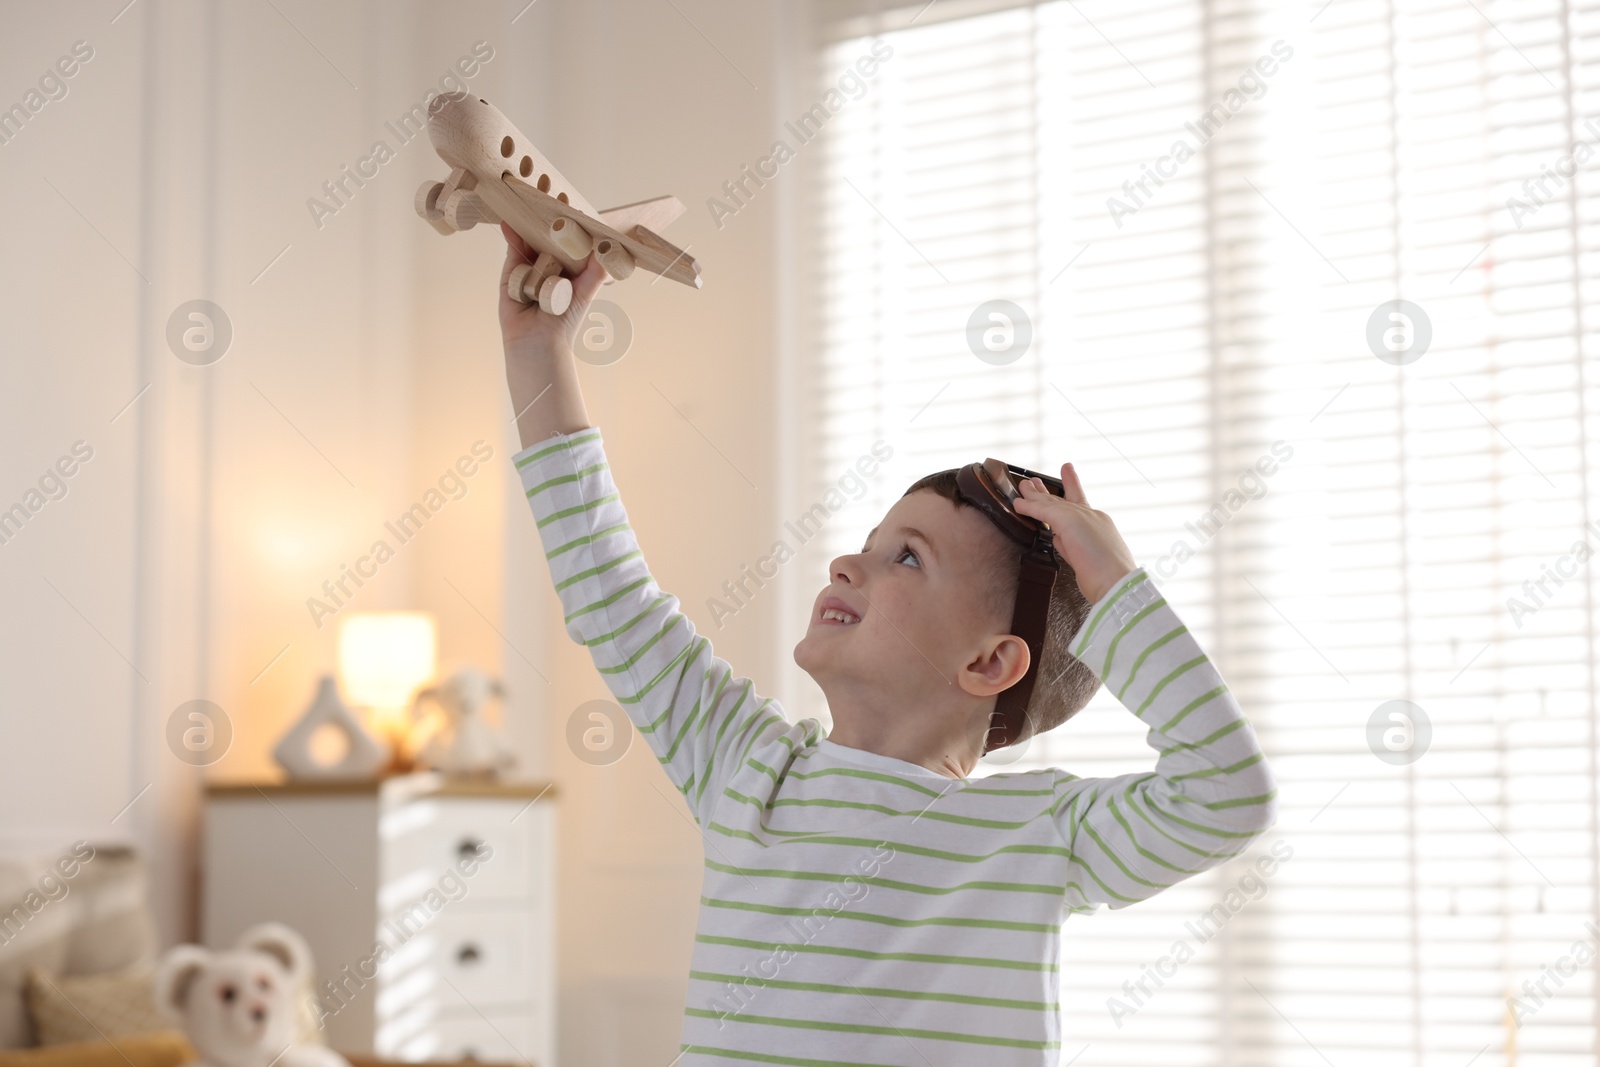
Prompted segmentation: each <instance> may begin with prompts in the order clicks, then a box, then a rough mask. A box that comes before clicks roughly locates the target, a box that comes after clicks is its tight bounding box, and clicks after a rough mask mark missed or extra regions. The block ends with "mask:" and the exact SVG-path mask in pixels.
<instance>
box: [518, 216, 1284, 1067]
mask: <svg viewBox="0 0 1600 1067" xmlns="http://www.w3.org/2000/svg"><path fill="white" fill-rule="evenodd" d="M503 229H504V232H505V234H506V239H507V241H508V243H509V244H510V246H511V247H510V248H508V250H507V256H506V262H505V268H504V270H503V271H502V275H501V286H500V323H501V330H502V333H503V336H504V341H505V354H506V378H507V383H508V385H509V386H510V391H511V402H512V409H513V411H515V412H517V413H518V418H517V426H518V430H519V433H520V435H521V439H522V444H523V446H524V450H523V451H522V452H520V453H518V454H517V456H516V457H515V463H516V466H517V469H518V471H519V472H520V474H521V477H522V482H523V486H524V488H525V489H526V491H527V496H528V501H529V503H530V505H531V506H532V509H533V513H534V516H535V519H536V521H537V524H538V529H539V535H540V538H541V540H542V542H543V546H544V551H545V555H546V557H547V559H548V561H549V564H550V568H551V572H552V577H553V578H554V580H555V586H556V591H557V593H558V594H559V595H560V598H561V603H562V608H563V613H564V620H565V625H566V628H567V632H568V634H569V635H571V637H572V638H573V639H574V640H575V641H578V642H581V643H582V644H584V645H586V646H587V647H588V648H589V650H590V653H591V654H592V656H593V657H594V661H595V665H596V666H597V667H598V668H599V670H600V673H601V675H602V676H603V677H604V678H605V680H606V684H607V685H608V686H609V687H610V689H611V691H612V692H613V693H614V694H615V696H616V698H617V701H618V702H619V703H620V704H621V705H622V707H623V708H624V709H626V710H627V712H628V714H629V716H630V717H631V718H632V720H633V722H634V724H635V725H636V726H637V728H638V730H639V732H640V734H641V735H642V736H643V737H644V739H645V740H646V741H647V742H648V743H649V745H650V747H651V749H652V750H654V752H655V753H656V755H657V757H658V758H659V759H660V762H661V764H662V767H663V768H664V769H665V770H666V772H667V776H668V777H669V778H670V779H671V780H672V782H673V784H674V785H676V786H677V787H678V791H679V792H680V793H682V794H683V797H684V800H685V801H686V802H687V803H688V805H689V809H690V811H691V812H692V813H693V815H694V818H695V820H696V822H697V823H698V824H699V826H700V829H701V833H702V838H703V840H704V842H705V875H704V881H703V883H702V895H701V898H700V918H699V924H698V933H697V936H696V938H695V948H694V954H693V959H692V962H691V963H690V972H689V994H688V1001H687V1003H686V1005H685V1007H684V1023H683V1036H682V1055H681V1056H680V1058H679V1060H678V1061H676V1062H677V1063H680V1064H683V1065H684V1067H688V1065H706V1064H724V1065H726V1064H738V1063H746V1064H750V1063H758V1064H792V1065H801V1067H812V1065H819V1067H820V1065H823V1064H854V1065H866V1064H872V1065H886V1064H901V1065H910V1067H930V1065H933V1067H944V1065H946V1064H974V1063H981V1064H985V1065H989V1064H993V1065H1005V1067H1009V1065H1016V1067H1022V1065H1027V1067H1041V1065H1044V1064H1055V1063H1057V1062H1058V1060H1059V1054H1060V1047H1061V1032H1060V1012H1059V1005H1058V1003H1057V966H1058V965H1057V959H1058V948H1059V946H1058V940H1057V939H1058V937H1059V935H1060V927H1061V922H1062V920H1063V919H1064V918H1065V916H1066V914H1067V913H1068V912H1070V911H1076V910H1088V909H1091V908H1093V907H1095V906H1097V905H1099V904H1107V905H1109V906H1111V907H1113V908H1118V907H1124V906H1126V905H1128V904H1131V903H1134V902H1135V901H1138V900H1141V899H1144V898H1146V897H1149V896H1151V895H1152V894H1154V893H1157V892H1159V891H1160V890H1161V889H1163V888H1165V887H1167V886H1169V885H1171V884H1173V883H1174V882H1177V881H1179V880H1181V879H1183V878H1186V877H1188V876H1190V875H1192V874H1195V873H1196V872H1199V871H1202V870H1205V869H1207V868H1210V867H1214V866H1216V865H1217V864H1219V863H1221V862H1223V861H1224V860H1226V859H1227V858H1228V857H1229V856H1231V855H1234V854H1236V853H1238V852H1241V851H1243V850H1244V849H1245V848H1246V847H1247V846H1248V845H1249V844H1250V843H1251V842H1252V841H1253V840H1254V839H1255V838H1257V837H1258V836H1260V835H1261V834H1262V833H1264V832H1265V831H1266V829H1267V828H1268V827H1269V826H1271V825H1272V823H1273V820H1274V817H1275V796H1276V789H1275V786H1274V783H1273V778H1272V775H1271V772H1270V771H1269V770H1268V768H1267V766H1266V764H1265V762H1264V760H1263V758H1262V753H1261V749H1260V748H1259V746H1258V745H1257V743H1256V738H1255V733H1254V731H1253V730H1252V729H1251V727H1250V725H1249V723H1248V722H1247V721H1246V720H1245V718H1244V715H1243V714H1242V713H1241V711H1240V710H1239V706H1238V704H1237V703H1236V702H1235V701H1234V700H1233V697H1232V696H1231V694H1230V693H1229V692H1228V690H1227V687H1226V686H1225V685H1223V683H1222V679H1221V677H1220V676H1219V675H1218V673H1217V671H1216V668H1215V667H1214V666H1213V665H1212V664H1211V662H1210V661H1209V660H1208V659H1207V658H1206V656H1205V654H1204V653H1203V652H1202V651H1200V648H1199V646H1198V645H1197V644H1196V643H1195V641H1194V639H1193V637H1192V636H1190V634H1189V633H1188V631H1187V630H1186V629H1185V628H1184V627H1183V625H1182V624H1181V623H1180V622H1179V621H1178V618H1177V616H1176V615H1175V614H1174V613H1173V610H1172V608H1171V607H1170V606H1169V605H1167V604H1166V602H1165V601H1164V600H1162V599H1161V597H1160V594H1159V592H1157V591H1156V590H1155V589H1154V586H1153V584H1152V583H1151V582H1150V581H1149V579H1148V576H1147V575H1146V573H1145V572H1144V571H1143V570H1142V569H1141V568H1138V567H1137V566H1136V565H1135V564H1134V562H1133V558H1132V556H1131V555H1130V553H1129V551H1128V548H1127V546H1126V545H1125V544H1124V543H1123V541H1122V538H1121V537H1120V536H1119V535H1118V534H1117V531H1116V528H1115V527H1114V526H1113V525H1112V523H1111V520H1110V519H1109V518H1108V517H1107V516H1106V515H1104V514H1103V513H1101V512H1097V511H1094V510H1092V509H1090V508H1089V507H1088V506H1087V504H1086V502H1085V498H1084V495H1083V489H1082V486H1081V485H1080V484H1079V482H1078V479H1077V476H1076V474H1075V473H1074V472H1073V471H1072V468H1071V465H1070V464H1068V465H1066V466H1064V467H1063V468H1062V484H1063V487H1064V489H1065V493H1066V495H1065V497H1061V496H1055V495H1051V494H1049V493H1047V492H1046V491H1045V489H1044V487H1043V485H1042V483H1036V482H1033V481H1024V482H1023V483H1022V484H1021V487H1020V490H1021V498H1020V499H1018V500H1016V501H1015V502H1014V509H1015V511H1016V512H1019V513H1021V514H1023V515H1026V516H1028V517H1030V518H1033V519H1038V520H1042V521H1044V522H1046V523H1048V524H1049V527H1050V536H1051V538H1052V539H1053V542H1054V546H1055V549H1056V552H1057V553H1058V554H1059V556H1060V557H1061V558H1062V559H1063V560H1064V561H1065V564H1064V565H1063V566H1062V567H1061V569H1060V576H1059V578H1058V579H1057V581H1056V583H1055V590H1054V593H1053V594H1052V595H1051V598H1050V610H1049V616H1048V617H1049V622H1050V625H1049V627H1048V629H1047V630H1046V634H1047V636H1046V639H1045V641H1044V643H1043V651H1042V654H1041V656H1040V657H1039V658H1040V661H1041V662H1040V669H1039V670H1038V671H1036V672H1035V673H1034V677H1036V678H1037V680H1038V684H1037V685H1035V686H1034V688H1033V692H1032V696H1031V698H1030V700H1029V702H1028V704H1027V717H1028V722H1029V724H1030V727H1031V728H1032V730H1034V731H1037V730H1041V729H1049V728H1050V727H1053V726H1055V725H1057V724H1059V722H1061V721H1062V720H1064V719H1065V718H1067V717H1068V716H1070V715H1071V714H1072V713H1073V712H1075V711H1077V710H1078V709H1079V708H1080V707H1082V706H1083V704H1084V703H1085V702H1086V701H1087V700H1088V699H1089V697H1090V695H1092V694H1093V692H1094V691H1095V689H1096V688H1098V685H1099V683H1100V681H1102V680H1103V681H1104V682H1106V684H1108V685H1110V686H1112V688H1113V692H1114V693H1115V694H1116V695H1117V697H1118V699H1119V700H1121V701H1122V702H1123V703H1124V704H1125V705H1126V706H1127V707H1128V708H1129V710H1131V711H1132V712H1133V713H1134V714H1135V715H1137V716H1139V718H1140V720H1141V721H1142V722H1143V723H1144V724H1145V725H1146V726H1147V727H1149V730H1150V732H1149V734H1148V739H1149V743H1150V745H1151V747H1152V748H1154V749H1155V750H1156V751H1157V752H1158V753H1159V754H1160V759H1159V760H1158V762H1157V770H1156V771H1155V772H1154V773H1145V774H1129V775H1123V776H1120V777H1117V778H1102V779H1083V778H1076V777H1074V776H1073V775H1070V774H1067V773H1065V772H1063V771H1058V770H1043V771H1032V772H1027V773H1021V774H1001V775H994V776H992V777H987V778H977V779H969V778H968V777H967V776H968V775H969V774H970V773H971V771H972V770H973V768H974V767H975V766H976V764H977V761H978V758H979V756H980V755H982V753H983V751H984V747H985V744H986V740H987V739H988V738H989V736H990V735H989V731H990V728H991V716H992V713H993V712H994V711H995V708H996V704H997V698H998V697H999V696H1000V694H1002V693H1004V692H1005V691H1006V690H1008V689H1010V688H1011V687H1012V686H1013V685H1015V684H1017V683H1018V682H1019V681H1020V680H1022V679H1023V678H1024V677H1025V676H1026V675H1027V674H1028V669H1029V663H1030V662H1031V656H1030V653H1029V648H1028V645H1027V643H1026V641H1025V640H1024V639H1023V638H1021V637H1019V636H1018V635H1016V634H1012V633H1008V632H1007V629H1008V627H1009V625H1010V623H1011V621H1012V606H1013V603H1014V602H1015V600H1016V597H1017V589H1018V585H1019V579H1018V573H1019V558H1020V557H1021V555H1022V552H1021V549H1020V548H1019V547H1018V546H1017V545H1016V544H1014V543H1011V542H1009V541H1008V540H1007V538H1006V536H1005V535H1004V534H1003V533H1002V531H1001V527H1000V526H999V525H997V523H996V522H993V521H991V520H990V518H989V517H988V515H986V514H985V513H984V512H983V511H981V510H980V509H979V508H978V507H976V506H968V505H967V504H966V503H965V501H964V500H963V498H962V494H961V493H960V492H959V491H957V489H956V485H955V478H954V476H953V474H952V473H951V472H945V473H944V475H935V476H931V477H930V478H926V479H923V480H922V481H921V482H919V483H917V485H915V486H913V487H912V489H911V490H908V491H907V493H906V495H905V496H903V497H902V498H901V499H900V500H899V501H897V502H896V503H895V505H894V506H893V507H892V508H890V509H889V512H888V514H887V515H886V516H885V517H884V519H883V521H882V522H881V523H880V524H879V525H878V526H877V528H875V529H874V530H873V531H872V532H871V533H870V534H868V536H867V541H866V544H865V546H864V547H863V549H862V551H861V552H859V553H854V554H851V555H845V556H841V557H839V558H838V559H836V560H834V561H833V563H832V565H831V567H830V572H829V584H828V585H827V586H826V587H825V588H824V589H823V590H822V592H821V593H820V594H819V595H818V597H817V602H816V603H815V604H814V605H813V608H812V616H811V625H810V627H809V629H808V630H807V632H806V635H805V637H804V638H803V639H802V640H801V641H800V643H799V644H798V645H797V646H796V647H795V650H794V657H795V661H796V662H797V663H798V664H799V665H800V666H801V667H802V668H804V669H805V670H806V671H807V672H808V673H809V674H810V675H811V676H812V677H813V678H815V679H816V681H817V683H818V684H819V685H820V686H821V687H822V690H823V693H824V694H825V695H826V697H827V700H828V707H829V710H830V712H831V713H832V717H833V727H832V730H831V732H830V733H829V734H828V736H826V737H824V736H823V735H822V731H821V729H820V726H819V724H818V723H817V721H816V720H814V719H808V720H805V721H802V722H798V723H790V722H789V721H787V720H786V719H785V718H784V716H783V714H782V711H781V709H780V708H779V707H778V705H777V704H776V703H774V702H773V701H772V700H771V699H764V698H762V697H760V696H758V695H757V694H756V692H755V690H754V687H753V686H752V684H751V682H750V680H749V679H746V678H738V677H735V676H734V674H733V672H732V670H731V669H730V668H729V666H728V664H727V663H725V662H724V661H723V660H721V659H718V658H716V657H715V656H714V655H713V654H712V652H711V648H710V645H709V643H708V642H707V641H706V639H705V638H704V637H701V636H699V635H697V634H696V633H695V630H694V626H693V625H692V624H691V623H690V621H689V620H688V618H687V617H686V616H684V615H683V614H682V613H681V612H680V611H679V610H678V600H677V598H676V597H674V596H671V595H669V594H667V593H664V592H662V590H661V589H660V588H659V587H658V586H657V585H656V583H655V581H654V579H652V578H651V576H650V573H649V571H648V570H647V568H646V566H645V563H644V560H643V558H642V556H641V554H640V551H639V547H638V544H637V542H636V541H635V540H634V536H633V533H632V531H631V529H630V528H629V526H628V521H627V514H626V512H625V511H624V510H623V506H622V502H621V500H620V498H619V496H618V493H617V487H616V485H615V483H613V481H612V479H611V474H610V471H609V469H608V467H607V463H606V457H605V453H604V451H603V449H602V446H601V440H600V431H599V430H598V429H595V428H592V427H591V426H590V425H589V421H588V416H587V413H586V412H585V410H584V406H583V397H582V395H581V393H580V391H579V388H578V382H577V374H576V368H575V362H574V359H573V355H572V347H571V346H572V340H573V337H574V333H575V330H576V328H577V326H578V325H579V324H581V322H582V321H583V318H584V315H585V313H586V311H587V308H588V305H589V302H590V300H591V299H592V298H593V296H594V293H595V291H596V290H597V289H598V288H599V287H600V285H601V283H602V281H603V280H604V271H603V269H602V268H601V267H600V265H599V262H598V260H595V259H591V260H590V262H589V264H588V265H587V267H586V269H585V270H584V271H583V273H582V274H580V275H579V276H578V277H577V278H576V279H574V282H573V288H574V293H573V299H572V304H571V307H570V308H569V309H568V311H567V313H566V314H565V315H564V316H562V317H560V318H556V317H554V316H550V315H546V314H544V313H542V312H539V311H538V310H537V309H535V308H532V307H523V306H521V305H519V304H517V303H515V302H514V301H512V300H511V299H510V298H509V297H508V296H506V293H505V278H506V276H507V275H508V274H509V273H510V271H511V269H512V268H513V267H514V266H515V265H516V264H518V263H521V262H526V261H527V260H528V259H529V250H528V248H527V246H526V245H524V244H523V242H522V241H521V239H520V238H518V237H517V236H516V234H515V233H514V232H512V231H511V230H510V229H509V228H503ZM1028 732H1029V731H1027V730H1024V731H1023V733H1022V734H1021V736H1023V737H1025V736H1026V735H1027V733H1028Z"/></svg>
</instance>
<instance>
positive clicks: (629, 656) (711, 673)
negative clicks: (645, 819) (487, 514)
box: [513, 428, 788, 826]
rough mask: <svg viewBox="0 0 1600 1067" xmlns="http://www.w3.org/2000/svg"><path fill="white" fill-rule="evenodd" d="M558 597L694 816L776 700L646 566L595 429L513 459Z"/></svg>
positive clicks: (776, 715) (706, 808)
mask: <svg viewBox="0 0 1600 1067" xmlns="http://www.w3.org/2000/svg"><path fill="white" fill-rule="evenodd" d="M513 462H514V463H515V464H516V468H517V471H518V473H519V474H520V475H521V478H522V486H523V489H524V490H525V491H526V492H527V497H528V503H529V505H530V506H531V507H532V508H533V514H534V518H535V519H536V521H537V523H538V528H539V537H540V540H541V541H542V542H543V544H544V553H545V559H546V560H547V561H548V562H549V565H550V574H551V578H552V579H553V580H554V582H555V587H556V593H557V594H558V595H559V596H560V598H561V607H562V618H563V621H564V623H565V626H566V630H567V634H568V635H569V636H570V637H571V638H572V639H573V640H574V641H576V642H578V643H579V644H581V645H584V646H585V647H587V648H588V649H589V654H590V656H591V657H592V658H593V659H594V664H595V667H596V668H597V669H598V670H599V671H600V676H601V677H602V678H603V679H604V680H605V683H606V685H607V687H608V688H609V689H610V690H611V692H612V694H613V695H614V696H615V697H616V699H617V703H618V704H620V705H621V706H622V708H623V710H624V711H626V712H627V714H628V717H629V719H631V720H632V722H633V724H634V726H635V727H637V728H638V730H639V733H640V734H641V735H642V736H643V737H644V739H645V741H646V742H647V743H648V744H649V746H650V748H651V749H652V750H653V751H654V752H655V754H656V757H657V758H658V759H659V760H660V761H661V765H662V767H664V768H665V769H666V772H667V776H668V777H669V778H671V779H672V783H673V784H674V785H676V786H677V787H678V791H679V792H680V793H682V794H683V795H684V799H685V800H687V801H688V803H689V809H690V811H692V812H693V813H694V816H695V819H696V821H697V822H699V823H700V824H701V825H702V826H703V825H705V823H706V821H707V819H706V817H707V816H709V814H710V812H711V810H712V809H713V808H714V807H715V805H716V802H717V800H718V799H719V798H720V797H721V796H722V787H723V784H724V783H725V782H726V780H727V779H728V778H729V777H730V776H731V775H732V773H733V770H734V768H735V767H736V765H737V764H738V763H739V757H740V754H741V753H742V752H744V751H745V750H746V749H748V748H749V747H750V745H751V744H752V743H753V742H754V741H755V739H756V737H757V735H760V734H769V735H770V732H772V731H778V730H783V729H787V728H788V723H787V721H786V720H785V719H784V716H783V714H782V709H781V708H780V707H779V706H778V705H777V704H776V703H775V702H774V701H772V700H770V699H763V698H762V697H760V696H758V695H757V694H756V691H755V686H754V684H753V683H752V682H751V681H750V679H748V678H736V677H734V674H733V670H732V668H730V667H729V666H728V664H727V663H726V662H725V661H723V660H721V659H719V658H717V657H716V656H714V655H713V654H712V651H711V642H710V641H709V640H707V639H706V638H704V637H701V636H699V635H697V634H696V633H695V629H694V624H693V623H692V622H690V621H689V618H688V616H686V615H684V614H683V612H681V611H679V610H678V604H679V601H678V598H677V597H675V596H673V595H671V594H670V593H665V592H663V591H662V590H661V587H660V586H658V585H657V584H656V581H655V579H654V578H652V577H651V575H650V571H649V568H648V567H646V566H645V561H644V554H643V553H642V552H641V551H640V549H639V544H638V542H637V541H636V540H635V538H634V534H633V529H632V528H631V527H630V526H629V525H628V515H627V512H626V511H624V510H623V507H622V499H621V496H620V495H619V493H618V492H617V487H616V485H615V483H613V481H612V480H611V469H610V466H609V465H608V464H607V462H606V455H605V450H604V448H603V447H602V443H601V440H600V431H599V429H597V428H589V429H585V430H581V431H579V432H577V433H574V434H561V433H556V434H553V435H552V436H551V437H550V438H549V439H548V440H547V441H545V442H542V443H540V444H537V445H534V446H532V447H530V448H526V449H524V450H523V451H521V452H519V453H517V455H516V456H514V457H513Z"/></svg>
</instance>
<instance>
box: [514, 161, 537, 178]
mask: <svg viewBox="0 0 1600 1067" xmlns="http://www.w3.org/2000/svg"><path fill="white" fill-rule="evenodd" d="M517 173H518V174H521V175H522V176H523V177H524V178H526V177H527V176H528V175H530V174H532V173H533V159H532V158H531V157H529V156H523V157H522V163H521V165H520V166H518V167H517Z"/></svg>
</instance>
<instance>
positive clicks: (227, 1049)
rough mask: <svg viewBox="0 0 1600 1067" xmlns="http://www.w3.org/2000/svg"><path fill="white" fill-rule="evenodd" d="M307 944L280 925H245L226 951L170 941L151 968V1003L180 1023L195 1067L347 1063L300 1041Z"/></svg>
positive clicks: (293, 1066)
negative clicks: (153, 971) (153, 1000)
mask: <svg viewBox="0 0 1600 1067" xmlns="http://www.w3.org/2000/svg"><path fill="white" fill-rule="evenodd" d="M310 976H311V949H310V947H309V946H308V945H307V944H306V943H305V940H304V939H303V938H301V936H300V935H299V934H297V933H295V932H294V931H293V930H291V929H289V928H288V927H287V926H284V925H283V924H282V923H261V924H260V925H258V926H252V927H251V928H250V929H248V930H246V931H245V932H244V934H243V935H241V936H240V938H239V943H238V945H237V946H236V947H234V948H233V949H230V950H229V951H227V952H212V951H210V950H209V949H204V948H201V947H200V946H199V945H178V946H176V947H175V948H173V949H171V950H169V951H168V952H167V954H166V955H165V956H163V957H162V958H161V963H160V965H159V966H158V967H157V968H156V977H155V996H156V1004H157V1006H159V1007H160V1008H161V1009H162V1010H163V1011H165V1012H166V1013H167V1014H168V1015H170V1016H172V1017H173V1018H174V1019H176V1020H177V1021H178V1022H179V1023H180V1024H181V1025H182V1027H183V1032H184V1034H185V1035H186V1036H187V1037H188V1038H189V1043H190V1044H191V1045H193V1046H194V1047H195V1050H196V1051H197V1052H199V1053H200V1059H199V1060H198V1061H196V1062H197V1063H198V1064H199V1065H200V1067H350V1064H349V1061H347V1060H346V1059H345V1058H344V1057H343V1056H340V1055H339V1054H338V1053H336V1052H333V1051H332V1050H330V1049H328V1048H325V1047H323V1046H321V1045H314V1044H306V1043H302V1042H301V1041H300V1018H301V1008H302V1003H301V1002H302V998H303V993H302V991H303V990H304V989H305V988H306V986H307V984H308V982H309V980H310Z"/></svg>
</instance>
